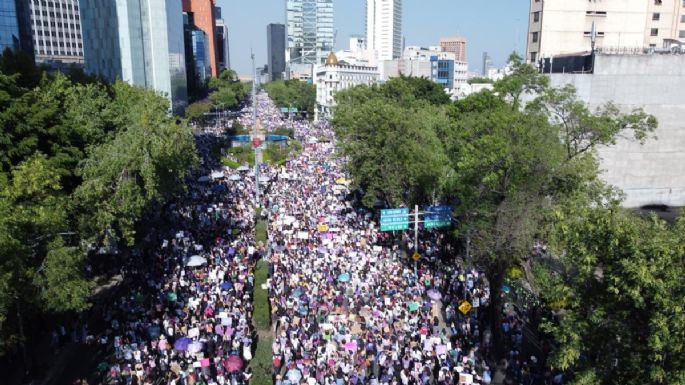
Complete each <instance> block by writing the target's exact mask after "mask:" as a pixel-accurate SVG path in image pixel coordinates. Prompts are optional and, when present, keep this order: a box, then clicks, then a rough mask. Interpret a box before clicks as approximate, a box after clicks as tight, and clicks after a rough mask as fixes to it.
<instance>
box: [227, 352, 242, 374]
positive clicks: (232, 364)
mask: <svg viewBox="0 0 685 385" xmlns="http://www.w3.org/2000/svg"><path fill="white" fill-rule="evenodd" d="M224 368H225V369H226V370H227V371H228V372H229V373H233V372H237V371H239V370H240V369H242V368H243V360H242V358H240V357H238V356H230V357H228V358H227V359H225V360H224Z"/></svg>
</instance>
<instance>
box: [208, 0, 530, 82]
mask: <svg viewBox="0 0 685 385" xmlns="http://www.w3.org/2000/svg"><path fill="white" fill-rule="evenodd" d="M217 4H218V5H219V6H221V8H222V16H223V18H224V20H225V21H226V24H227V25H228V29H229V35H230V37H229V39H230V51H231V66H232V67H233V68H234V69H235V70H236V71H237V72H238V73H239V74H242V75H250V74H251V73H252V64H251V60H250V48H252V49H254V53H255V60H256V64H257V67H261V66H262V65H264V64H266V58H267V55H266V25H267V24H269V23H283V24H285V0H217ZM528 4H529V1H528V0H404V1H403V8H404V9H403V15H402V18H403V20H402V23H403V25H402V33H403V35H404V36H405V37H406V42H407V45H421V46H428V45H438V42H439V40H440V37H441V36H454V35H460V36H464V37H466V39H467V46H466V50H467V53H466V54H467V59H468V62H469V71H477V72H480V70H481V66H482V65H481V63H482V54H483V51H488V52H489V53H490V56H491V57H492V59H493V62H494V64H495V65H496V66H498V67H500V66H502V65H503V64H504V62H505V60H506V58H507V57H508V56H509V54H510V53H511V52H512V51H514V50H517V51H519V52H522V51H524V50H525V45H526V33H527V32H528V31H527V29H528V25H527V20H528ZM334 7H335V8H334V9H335V16H334V17H335V28H336V30H337V32H338V38H337V42H336V47H337V48H338V49H342V48H347V47H346V46H347V44H348V38H349V36H350V35H353V34H362V35H363V34H364V32H365V27H364V23H365V18H366V15H365V8H366V0H335V3H334Z"/></svg>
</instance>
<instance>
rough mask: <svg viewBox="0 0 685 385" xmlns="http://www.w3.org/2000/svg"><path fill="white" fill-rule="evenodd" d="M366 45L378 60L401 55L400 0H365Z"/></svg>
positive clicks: (395, 57) (390, 58)
mask: <svg viewBox="0 0 685 385" xmlns="http://www.w3.org/2000/svg"><path fill="white" fill-rule="evenodd" d="M366 46H367V48H368V49H369V50H370V51H371V52H374V53H375V56H376V60H378V61H382V60H392V59H397V58H399V57H400V56H401V55H402V0H366Z"/></svg>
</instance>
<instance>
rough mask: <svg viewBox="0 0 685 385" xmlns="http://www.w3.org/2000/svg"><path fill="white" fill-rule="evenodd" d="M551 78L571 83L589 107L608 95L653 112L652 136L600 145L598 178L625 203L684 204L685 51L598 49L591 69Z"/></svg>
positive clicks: (608, 98) (617, 101)
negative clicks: (656, 124)
mask: <svg viewBox="0 0 685 385" xmlns="http://www.w3.org/2000/svg"><path fill="white" fill-rule="evenodd" d="M551 83H552V85H553V86H562V85H564V84H569V83H570V84H573V85H574V86H575V87H576V88H577V89H578V96H579V98H580V99H581V100H583V101H585V102H586V103H588V105H589V107H590V108H591V109H595V108H597V107H598V106H600V105H603V104H605V103H606V102H609V101H612V102H613V103H614V104H616V105H617V106H618V107H619V108H621V109H622V110H624V111H630V110H632V109H634V108H638V107H642V108H644V110H645V111H646V112H647V113H650V114H653V115H654V116H656V118H657V119H658V121H659V128H658V129H657V130H656V136H657V137H658V138H657V139H651V140H649V141H647V143H645V144H644V145H640V144H639V143H637V142H635V140H633V139H630V138H627V139H625V138H621V139H619V140H618V142H617V144H616V145H615V146H611V147H609V148H602V149H600V151H599V155H600V158H601V168H602V169H603V170H604V171H603V178H604V179H605V180H606V181H607V182H609V183H611V184H613V185H615V186H617V187H619V188H621V189H622V190H623V191H624V192H625V194H626V202H625V206H626V207H640V206H645V205H652V204H663V205H668V206H685V55H634V56H630V55H599V56H597V58H596V62H595V74H593V75H582V74H570V75H567V74H554V75H551Z"/></svg>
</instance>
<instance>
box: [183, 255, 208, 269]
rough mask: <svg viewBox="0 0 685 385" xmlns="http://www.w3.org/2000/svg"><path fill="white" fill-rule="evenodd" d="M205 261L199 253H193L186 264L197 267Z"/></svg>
mask: <svg viewBox="0 0 685 385" xmlns="http://www.w3.org/2000/svg"><path fill="white" fill-rule="evenodd" d="M206 263H207V258H205V257H201V256H199V255H193V256H192V257H190V258H189V259H188V262H187V263H186V266H188V267H197V266H202V265H204V264H206Z"/></svg>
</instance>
